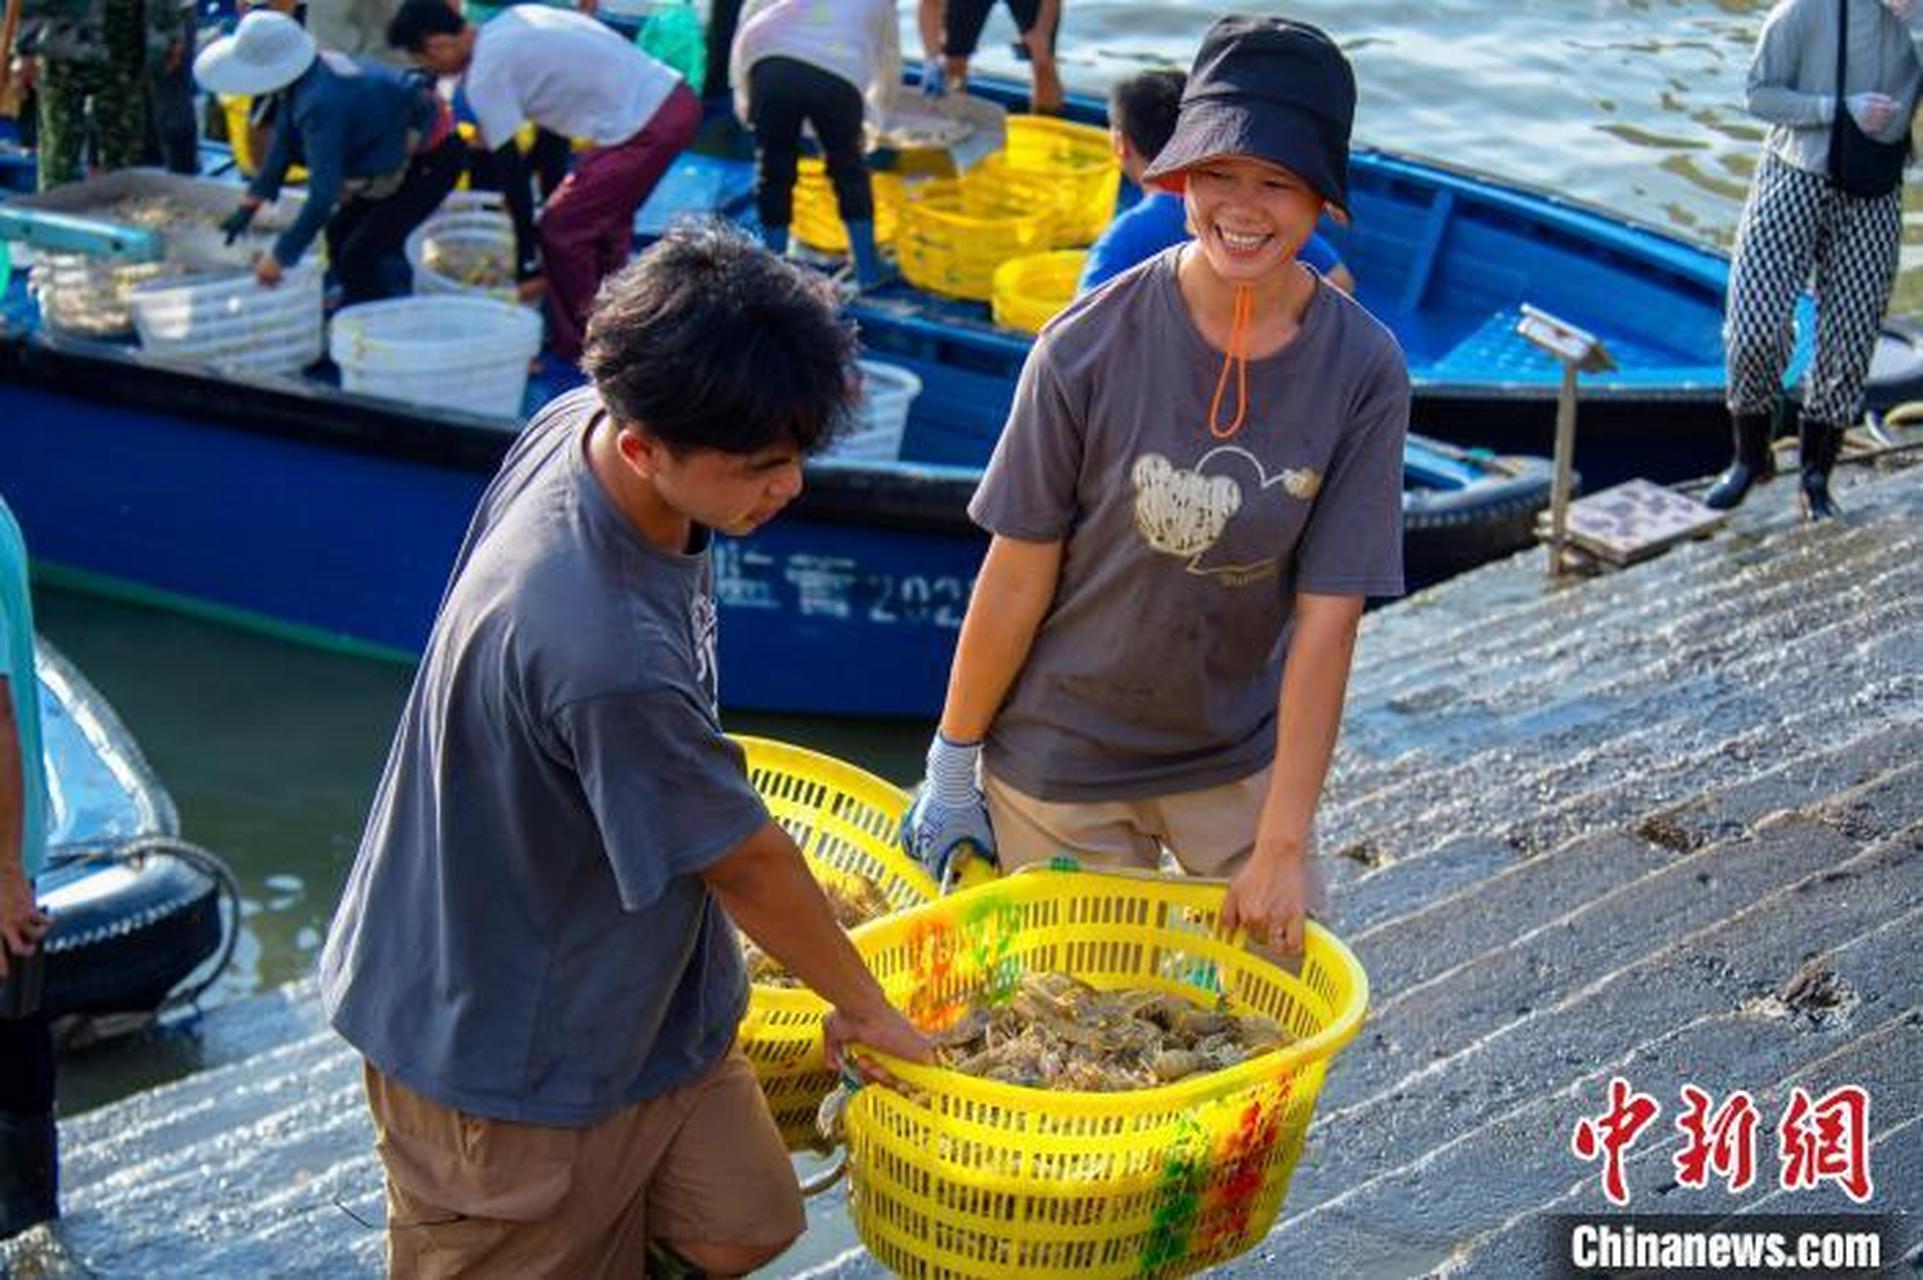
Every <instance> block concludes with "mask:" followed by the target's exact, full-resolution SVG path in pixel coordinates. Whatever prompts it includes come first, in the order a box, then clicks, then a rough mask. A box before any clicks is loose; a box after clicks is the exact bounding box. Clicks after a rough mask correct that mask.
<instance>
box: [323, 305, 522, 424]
mask: <svg viewBox="0 0 1923 1280" xmlns="http://www.w3.org/2000/svg"><path fill="white" fill-rule="evenodd" d="M327 349H328V353H329V354H330V355H332V356H333V357H334V363H335V364H337V365H339V366H340V370H341V387H342V389H344V390H347V391H359V392H364V393H365V394H368V395H376V396H387V397H390V398H391V399H395V400H406V401H409V402H411V403H414V404H420V405H427V406H429V407H431V408H436V409H454V410H459V411H462V412H466V413H475V414H481V415H483V416H485V417H493V418H514V417H517V416H519V414H520V412H521V399H522V397H523V396H524V395H525V394H526V391H527V375H528V362H529V361H530V360H532V359H534V357H535V354H536V353H537V352H539V351H540V349H541V317H540V316H539V315H537V314H536V313H535V312H533V311H530V310H528V309H527V308H526V307H518V306H514V305H513V304H511V303H506V302H496V301H494V300H493V299H491V298H478V297H470V296H462V297H453V296H445V297H438V298H435V297H427V298H395V299H392V300H390V301H387V302H364V303H362V304H360V305H359V306H353V307H343V308H342V309H341V310H340V311H338V312H336V313H335V315H334V322H333V328H332V332H331V333H330V334H329V336H328V341H327Z"/></svg>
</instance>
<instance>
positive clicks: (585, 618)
mask: <svg viewBox="0 0 1923 1280" xmlns="http://www.w3.org/2000/svg"><path fill="white" fill-rule="evenodd" d="M601 412H602V408H601V403H600V401H599V399H598V397H597V396H596V395H595V394H594V392H593V391H592V390H583V391H579V392H575V393H573V394H570V395H568V396H565V397H563V398H562V399H560V400H557V401H555V402H554V403H553V404H550V405H549V406H548V407H547V408H546V409H545V410H543V411H542V413H541V414H540V415H538V416H537V417H536V418H535V420H534V421H533V422H531V423H529V424H528V427H527V429H526V431H525V432H524V433H523V434H522V436H521V438H520V440H519V441H518V442H517V443H516V444H515V446H514V449H513V451H512V452H511V453H510V454H509V456H508V458H507V461H506V462H505V463H504V464H503V465H502V468H501V472H500V474H499V475H498V476H496V477H495V479H494V482H493V484H492V485H490V486H489V488H488V491H487V493H486V494H485V495H484V496H483V498H482V499H481V505H480V508H479V510H478V511H477V512H476V514H475V517H474V522H473V524H472V525H471V526H470V527H469V529H468V534H467V540H466V543H465V544H464V545H463V546H462V548H461V553H460V556H459V559H458V560H457V561H456V564H455V568H454V576H453V579H452V582H451V584H450V585H449V587H448V591H447V596H446V598H445V599H444V600H443V601H442V603H441V611H440V616H439V617H438V618H436V619H435V623H434V632H433V635H432V636H431V637H430V638H429V640H428V645H427V653H426V656H425V657H424V658H423V659H422V662H421V668H420V673H419V675H418V676H417V677H416V679H415V681H414V690H413V693H412V694H411V695H410V696H409V698H408V702H407V709H406V711H405V712H404V713H403V715H402V718H401V724H400V728H399V730H398V732H397V733H396V735H395V739H394V747H393V751H392V753H391V755H390V756H389V758H388V762H387V770H386V773H385V775H384V776H383V777H382V779H381V784H380V790H379V792H378V793H377V794H376V796H375V799H374V808H373V812H372V814H371V815H370V816H369V818H368V823H367V830H366V833H365V834H364V835H363V836H362V838H361V847H360V853H359V855H358V857H357V858H356V859H355V862H354V868H353V871H352V872H351V873H350V874H349V876H348V881H347V888H346V891H345V893H344V894H343V896H342V900H341V905H340V908H339V910H338V911H337V912H336V914H335V917H334V923H333V927H332V928H331V929H330V931H329V933H328V938H327V945H326V948H325V950H324V951H323V953H322V956H321V996H322V1000H323V1002H324V1004H325V1007H326V1009H327V1014H328V1017H329V1019H330V1020H331V1021H332V1023H333V1025H334V1026H335V1028H336V1029H337V1030H339V1031H340V1033H341V1034H342V1035H343V1036H345V1037H346V1038H347V1039H348V1040H349V1041H351V1042H352V1043H353V1044H354V1045H355V1047H357V1048H358V1049H360V1051H361V1052H362V1053H363V1054H365V1055H366V1056H367V1058H368V1059H369V1061H371V1062H372V1063H373V1064H374V1065H375V1066H376V1067H378V1068H380V1070H381V1071H382V1072H384V1073H385V1074H387V1075H389V1076H391V1077H392V1078H394V1079H396V1080H399V1081H400V1082H401V1083H403V1084H405V1085H407V1086H408V1087H409V1088H411V1089H414V1090H415V1091H416V1092H418V1093H421V1094H424V1095H426V1096H427V1097H429V1098H433V1099H435V1100H436V1101H438V1102H440V1103H442V1104H444V1105H446V1106H450V1107H455V1108H458V1109H460V1110H463V1111H468V1112H472V1113H474V1114H476V1115H482V1116H492V1117H496V1118H499V1119H504V1120H514V1121H521V1122H525V1123H534V1124H548V1125H563V1126H584V1125H588V1124H592V1123H593V1122H595V1121H596V1120H599V1119H601V1118H602V1117H604V1116H606V1115H608V1114H609V1113H611V1112H612V1111H614V1110H616V1109H618V1108H620V1107H622V1106H624V1105H627V1104H629V1103H632V1102H635V1101H637V1100H640V1099H643V1098H649V1097H653V1096H656V1095H658V1094H660V1093H662V1092H664V1091H665V1090H667V1089H670V1088H672V1087H674V1086H675V1085H677V1084H680V1083H683V1082H685V1081H687V1080H689V1079H691V1078H693V1077H694V1076H695V1075H697V1074H698V1073H699V1072H700V1071H702V1070H703V1069H705V1068H706V1067H707V1066H708V1065H710V1064H711V1063H713V1062H714V1061H715V1060H716V1059H717V1058H719V1057H720V1055H721V1054H722V1053H724V1052H725V1051H726V1050H727V1048H728V1045H729V1044H730V1043H731V1042H732V1040H733V1038H734V1034H735V1027H736V1024H737V1023H738V1022H739V1021H740V1018H741V1014H742V1010H743V1007H744V1004H745V1001H746V999H747V984H746V979H745V976H744V973H743V970H742V965H741V957H740V953H739V950H738V943H737V941H736V937H735V932H734V927H733V925H732V924H730V923H729V921H728V918H727V916H726V915H725V914H724V913H723V912H722V910H721V907H720V906H719V904H718V903H717V902H716V900H715V898H714V896H713V895H712V894H711V893H710V892H709V891H708V888H707V886H706V885H705V883H704V882H703V881H702V880H701V879H700V878H699V875H698V873H699V872H700V871H702V870H703V869H704V868H706V867H708V866H709V865H710V864H712V863H714V862H715V861H716V860H717V859H719V858H721V857H722V856H723V855H725V854H726V853H728V852H729V851H730V850H732V849H733V848H735V847H736V846H737V845H739V844H740V843H741V842H742V841H743V840H744V839H746V838H747V837H748V836H749V835H751V834H752V833H753V832H754V831H755V830H757V829H758V828H759V827H760V826H761V825H762V824H763V823H764V822H766V821H767V811H766V809H765V808H764V807H763V805H762V803H761V801H760V799H759V798H758V797H757V796H756V794H755V792H754V790H753V788H752V787H751V786H750V785H749V783H748V781H747V777H746V774H745V772H744V770H743V765H742V758H741V753H740V751H739V750H738V749H737V748H736V747H735V746H734V745H733V744H732V743H730V742H729V741H728V740H727V739H726V738H725V737H723V736H722V732H721V726H720V722H719V720H718V719H717V717H716V711H715V662H714V654H715V611H714V600H713V596H712V570H711V568H710V565H709V561H708V553H707V550H706V547H705V545H703V546H702V547H701V548H699V549H698V550H695V551H693V552H691V553H690V554H686V555H679V554H673V553H669V552H665V551H662V550H660V549H659V548H657V547H655V546H653V545H652V544H650V543H648V542H647V541H646V540H644V539H643V538H642V537H641V535H640V534H639V533H638V532H637V531H636V530H635V529H634V528H633V526H632V525H630V524H629V523H628V522H627V520H626V519H624V518H623V517H622V516H621V514H620V513H619V512H618V511H617V510H616V509H615V507H614V505H613V503H612V502H611V500H610V499H609V498H608V496H607V494H606V492H605V491H604V490H603V489H602V488H601V485H600V482H599V481H598V480H596V479H595V477H594V475H593V473H592V471H590V469H589V467H588V464H587V459H586V456H585V454H584V440H585V435H586V432H587V430H588V428H589V426H590V424H591V423H592V422H593V421H594V420H595V419H596V417H597V416H598V415H599V414H600V413H601Z"/></svg>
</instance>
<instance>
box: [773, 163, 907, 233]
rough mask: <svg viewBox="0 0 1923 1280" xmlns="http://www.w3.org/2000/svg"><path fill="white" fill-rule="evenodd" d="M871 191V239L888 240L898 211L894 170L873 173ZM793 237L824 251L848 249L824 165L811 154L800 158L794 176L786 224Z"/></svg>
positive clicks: (899, 193) (898, 189) (898, 185)
mask: <svg viewBox="0 0 1923 1280" xmlns="http://www.w3.org/2000/svg"><path fill="white" fill-rule="evenodd" d="M873 186H874V192H875V243H876V244H888V243H891V242H892V241H893V240H894V238H895V223H896V221H897V219H898V218H899V216H900V213H901V202H902V180H901V175H900V174H896V173H886V172H883V173H877V174H874V175H873ZM790 229H791V230H792V231H793V233H794V237H795V239H797V240H799V241H801V243H803V244H805V245H807V246H808V247H809V248H811V249H820V250H821V251H822V252H824V253H846V252H848V229H847V227H845V226H844V225H843V224H842V221H841V208H840V206H839V205H837V204H836V203H835V188H834V184H833V183H831V182H829V181H828V169H827V166H826V165H824V164H823V163H822V162H821V160H820V159H818V158H817V157H814V156H803V157H802V158H801V169H800V174H799V176H798V177H797V178H796V179H795V208H794V222H793V224H792V225H791V228H790Z"/></svg>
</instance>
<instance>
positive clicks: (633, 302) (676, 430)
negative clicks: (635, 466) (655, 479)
mask: <svg viewBox="0 0 1923 1280" xmlns="http://www.w3.org/2000/svg"><path fill="white" fill-rule="evenodd" d="M585 347H586V350H585V352H584V354H583V355H582V358H581V367H582V368H583V369H585V370H586V371H587V374H588V376H589V377H590V378H593V379H594V384H595V386H596V387H597V388H598V389H599V390H600V392H601V398H602V400H603V401H605V402H606V404H607V406H608V409H609V410H610V411H611V412H612V413H613V414H614V416H615V417H616V418H617V419H618V420H620V421H622V422H627V423H632V424H635V425H638V426H640V427H641V428H642V429H644V430H645V431H647V432H648V434H649V435H652V436H654V437H655V438H657V439H659V440H661V441H662V442H664V443H665V444H667V446H668V447H669V448H671V449H676V450H687V449H718V450H721V451H722V452H724V453H736V454H742V453H755V452H757V451H759V450H761V449H766V448H768V447H770V446H772V445H778V444H783V443H790V442H791V443H793V444H795V445H797V446H799V447H800V449H801V450H802V451H803V452H804V453H812V452H814V451H815V450H816V449H819V448H821V447H822V446H823V445H825V444H827V443H828V442H829V440H830V439H832V437H833V436H834V434H835V432H836V431H837V430H839V429H840V428H841V427H842V425H843V424H844V423H845V422H846V421H847V419H848V418H849V417H850V416H851V415H852V412H853V410H854V407H855V405H856V403H857V402H858V400H859V398H860V397H859V391H858V389H857V386H856V382H855V378H854V358H855V331H854V327H853V326H852V325H850V324H847V323H844V322H843V321H842V320H841V319H840V317H839V316H838V315H837V314H836V302H835V293H834V289H833V287H832V285H830V284H829V282H828V280H827V278H826V277H824V276H820V275H817V274H815V273H813V272H810V271H806V270H803V269H802V268H800V267H795V266H790V265H789V264H788V263H786V262H783V261H782V260H781V259H779V258H777V257H775V256H774V255H773V254H771V253H769V252H768V251H767V250H766V249H764V248H762V247H761V244H760V243H759V242H758V241H756V240H754V239H752V238H750V237H749V236H748V235H747V234H746V233H745V232H743V231H741V230H740V229H739V228H737V227H734V226H732V225H730V224H728V223H725V222H721V221H718V220H715V219H703V220H699V221H684V222H681V223H678V224H676V225H675V226H674V227H673V228H671V229H670V230H669V231H668V233H667V235H665V236H663V237H662V238H661V239H660V240H659V241H658V242H656V243H655V244H654V245H652V246H650V247H649V248H648V250H647V251H646V252H645V253H643V254H642V255H641V256H640V257H639V258H638V259H636V260H635V261H634V262H632V263H630V264H629V265H628V266H627V267H625V268H623V269H622V270H621V271H620V272H618V273H617V274H615V275H612V276H610V277H608V279H607V280H605V281H603V282H602V285H601V290H600V292H599V293H598V294H596V295H595V299H594V311H593V313H592V314H591V315H590V316H589V317H588V331H587V340H586V344H585Z"/></svg>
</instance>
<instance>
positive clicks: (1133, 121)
mask: <svg viewBox="0 0 1923 1280" xmlns="http://www.w3.org/2000/svg"><path fill="white" fill-rule="evenodd" d="M410 2H412V0H410ZM1187 83H1188V76H1187V74H1186V73H1184V72H1181V71H1138V72H1137V73H1136V74H1134V75H1132V76H1129V77H1128V78H1127V79H1124V80H1118V81H1116V82H1115V85H1114V86H1113V87H1112V88H1110V89H1109V91H1108V119H1109V123H1110V124H1112V125H1114V126H1115V127H1116V128H1117V129H1119V130H1120V131H1121V134H1122V136H1123V137H1124V138H1127V139H1128V142H1129V145H1130V146H1132V147H1134V148H1135V149H1136V151H1138V152H1140V153H1141V156H1142V159H1144V160H1153V159H1155V157H1156V155H1157V154H1158V153H1159V152H1160V151H1161V150H1162V148H1163V147H1166V146H1167V145H1168V140H1169V136H1170V135H1171V134H1173V133H1174V132H1175V115H1176V112H1177V111H1179V110H1180V109H1181V106H1182V86H1184V85H1186V84H1187Z"/></svg>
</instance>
